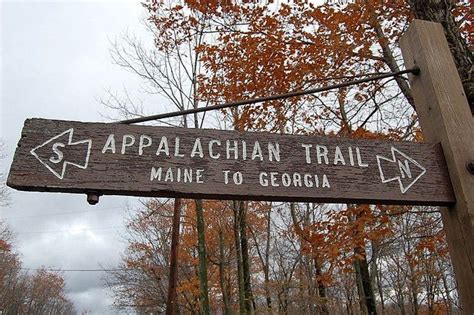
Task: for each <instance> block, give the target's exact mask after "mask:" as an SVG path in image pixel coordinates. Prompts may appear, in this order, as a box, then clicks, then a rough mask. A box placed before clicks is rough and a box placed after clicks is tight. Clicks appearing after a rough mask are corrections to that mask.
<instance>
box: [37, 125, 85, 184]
mask: <svg viewBox="0 0 474 315" xmlns="http://www.w3.org/2000/svg"><path fill="white" fill-rule="evenodd" d="M73 132H74V128H71V129H68V130H66V131H64V132H63V133H61V134H59V135H57V136H54V137H53V138H51V139H49V140H48V141H46V142H44V143H42V144H40V145H39V146H37V147H35V148H34V149H32V150H31V151H30V153H31V154H32V155H33V156H34V157H35V158H37V159H38V161H40V163H41V164H43V165H44V166H46V168H47V169H48V170H50V171H51V173H53V174H54V175H55V176H56V177H57V178H59V179H63V178H64V173H65V172H66V166H67V165H68V164H70V165H74V166H77V167H79V168H81V169H86V168H87V164H88V163H89V155H90V151H91V146H92V140H91V139H87V140H82V141H76V142H73V141H72V134H73ZM65 156H66V157H67V159H66V157H65ZM71 160H76V162H71Z"/></svg>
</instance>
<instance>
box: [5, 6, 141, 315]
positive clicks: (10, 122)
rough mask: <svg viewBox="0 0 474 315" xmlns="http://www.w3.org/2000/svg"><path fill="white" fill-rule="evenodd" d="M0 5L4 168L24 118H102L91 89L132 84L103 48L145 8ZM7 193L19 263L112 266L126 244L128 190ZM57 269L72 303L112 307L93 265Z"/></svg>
mask: <svg viewBox="0 0 474 315" xmlns="http://www.w3.org/2000/svg"><path fill="white" fill-rule="evenodd" d="M0 12H1V17H0V23H1V24H0V30H1V31H0V36H1V41H0V42H1V46H0V53H1V55H0V61H1V63H0V67H1V71H0V73H1V76H0V82H1V85H0V86H1V88H0V95H1V98H0V117H1V120H0V138H1V139H2V140H3V142H4V143H5V144H6V153H7V155H8V157H7V158H6V159H4V160H3V161H1V162H0V163H2V164H1V165H0V167H1V168H2V169H3V170H8V168H9V165H10V163H11V159H12V157H13V154H14V150H15V147H16V143H17V142H18V140H19V137H20V133H21V128H22V126H23V122H24V120H25V119H26V118H31V117H43V118H55V119H64V120H79V121H103V120H104V118H102V117H101V116H100V114H99V112H104V111H105V110H104V108H102V107H101V105H100V104H99V102H98V99H99V98H101V97H103V96H105V95H106V93H105V90H106V89H111V90H116V91H120V90H121V89H122V88H123V87H127V89H129V90H131V91H136V90H138V89H139V82H137V78H136V77H135V76H134V75H132V74H130V73H128V72H126V71H124V70H123V69H121V68H119V67H118V66H115V65H113V64H112V62H111V58H110V55H109V48H110V46H111V45H110V40H114V39H116V38H120V36H121V34H123V33H124V32H126V31H128V32H131V33H135V34H138V35H139V37H140V36H141V34H144V33H143V32H144V31H143V28H142V27H141V20H142V18H143V16H144V14H145V12H144V10H143V9H142V7H141V5H140V3H139V2H138V1H75V2H72V1H55V2H40V1H21V2H20V1H7V2H1V0H0ZM143 36H146V34H144V35H143ZM10 196H11V205H9V206H8V207H3V208H0V217H1V218H3V219H6V221H7V223H8V224H9V225H10V227H11V229H12V231H13V232H14V233H16V243H15V245H16V248H17V249H18V251H19V252H20V253H21V257H22V260H23V264H24V267H27V268H38V267H41V266H45V267H52V268H62V269H94V268H101V267H104V268H108V267H111V268H113V267H115V266H116V264H117V263H118V261H119V258H120V254H121V253H122V251H123V249H124V246H125V244H124V243H123V241H122V240H121V236H120V235H121V234H123V231H124V229H123V225H124V213H125V210H124V208H125V206H126V205H127V204H129V205H136V203H137V199H136V198H126V197H112V196H105V197H102V198H101V201H100V202H99V204H98V205H96V206H89V205H88V204H87V202H86V197H85V195H70V194H51V193H32V192H20V191H14V190H10ZM69 212H74V213H69ZM96 228H98V229H96ZM82 229H90V230H82ZM58 230H60V231H62V230H68V232H60V231H58ZM46 231H47V232H46ZM64 276H65V279H66V282H67V293H68V296H69V297H70V298H71V299H72V300H73V301H74V303H75V305H76V308H77V310H78V311H79V312H81V311H83V310H90V311H92V312H93V313H94V314H108V313H116V312H117V311H116V310H113V309H110V308H109V305H110V304H111V303H112V299H111V298H110V296H109V295H108V292H107V291H106V290H105V289H103V288H102V282H101V277H102V276H103V274H102V273H97V272H96V273H92V272H65V273H64Z"/></svg>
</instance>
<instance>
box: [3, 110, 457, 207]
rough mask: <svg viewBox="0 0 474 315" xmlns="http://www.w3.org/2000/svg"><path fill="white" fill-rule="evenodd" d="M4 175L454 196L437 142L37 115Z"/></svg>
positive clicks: (124, 186)
mask: <svg viewBox="0 0 474 315" xmlns="http://www.w3.org/2000/svg"><path fill="white" fill-rule="evenodd" d="M51 139H52V140H51ZM165 140H166V141H165ZM178 142H179V143H178ZM157 153H158V154H157ZM86 164H87V165H86ZM178 169H179V170H180V171H178ZM178 172H180V173H179V175H178ZM236 172H240V173H236ZM185 173H186V176H185ZM190 173H192V175H191V176H190ZM226 174H227V180H226ZM235 174H237V175H235ZM239 174H241V175H239ZM178 177H179V180H178ZM185 177H186V181H187V182H185V180H184V178H185ZM8 185H9V186H11V187H13V188H17V189H21V190H34V191H52V192H74V193H87V192H99V193H101V194H110V195H131V196H154V197H156V196H161V197H185V198H207V199H254V200H280V201H315V202H337V203H343V202H351V203H354V202H368V203H384V204H420V205H447V204H452V203H454V202H455V199H454V197H453V193H452V188H451V185H450V182H449V180H448V175H447V170H446V165H445V162H444V159H443V154H442V152H441V148H440V146H439V144H424V143H423V144H420V143H407V142H386V141H374V140H360V139H343V138H336V137H317V136H296V135H278V134H270V133H250V132H246V133H239V132H234V131H217V130H195V129H182V128H167V127H147V126H131V125H123V124H104V123H83V122H73V121H58V120H44V119H29V120H27V121H26V122H25V126H24V128H23V133H22V138H21V140H20V142H19V145H18V148H17V150H16V153H15V157H14V162H13V165H12V167H11V170H10V174H9V178H8Z"/></svg>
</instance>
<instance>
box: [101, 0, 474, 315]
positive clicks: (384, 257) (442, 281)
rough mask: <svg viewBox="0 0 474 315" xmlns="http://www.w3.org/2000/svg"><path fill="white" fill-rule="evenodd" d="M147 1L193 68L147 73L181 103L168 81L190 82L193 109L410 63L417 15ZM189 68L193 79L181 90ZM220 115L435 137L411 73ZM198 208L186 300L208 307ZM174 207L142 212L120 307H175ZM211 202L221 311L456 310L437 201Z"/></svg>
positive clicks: (131, 240)
mask: <svg viewBox="0 0 474 315" xmlns="http://www.w3.org/2000/svg"><path fill="white" fill-rule="evenodd" d="M456 4H457V5H456V7H455V9H454V10H453V14H454V15H455V17H456V19H457V20H458V21H459V32H460V33H461V34H463V35H464V36H465V37H466V38H469V37H468V36H466V35H467V34H469V30H470V28H471V27H472V24H471V21H470V19H469V18H467V15H468V12H469V8H468V5H467V4H466V3H464V2H460V1H459V2H456ZM144 6H145V8H146V10H147V12H148V14H149V23H150V24H149V25H150V27H151V28H152V29H153V32H154V42H155V47H154V48H155V49H156V51H158V52H159V53H160V54H164V56H166V58H172V59H173V60H174V61H182V62H181V63H179V62H178V63H177V64H180V66H179V67H178V68H176V69H175V70H176V71H175V72H166V71H163V69H165V68H163V67H164V66H162V65H161V64H160V63H159V60H155V61H154V62H149V63H146V62H145V63H142V66H140V65H138V69H140V71H142V72H140V73H144V74H145V75H142V77H144V78H145V80H147V82H149V83H150V84H151V85H152V86H154V88H155V89H156V91H157V92H159V93H160V94H162V95H165V96H166V97H167V98H169V99H170V100H171V101H172V102H175V101H176V99H175V96H174V95H173V94H172V93H170V92H169V91H174V90H177V91H180V93H182V89H183V86H187V87H190V90H191V91H193V92H192V93H191V94H190V95H188V96H187V101H186V102H191V103H192V104H193V106H194V107H198V105H199V106H206V105H209V104H219V103H223V102H229V101H235V100H241V99H249V98H254V97H261V96H268V95H274V94H282V93H287V92H292V91H297V90H303V89H309V88H317V87H321V86H326V85H330V84H336V83H341V82H346V81H348V80H354V79H357V78H360V77H368V76H372V75H376V74H379V73H385V72H396V71H399V70H401V69H403V65H402V61H401V56H400V51H399V48H398V40H399V38H400V36H401V34H402V33H403V32H404V31H405V30H406V28H407V26H408V23H409V22H410V21H411V20H412V18H413V14H412V11H411V8H410V6H409V4H408V2H407V1H375V0H374V1H354V2H353V3H349V4H347V5H334V4H329V3H327V4H324V5H320V4H316V3H314V2H313V1H292V2H289V3H275V2H273V1H269V2H246V1H244V2H231V1H210V2H209V1H199V0H198V1H180V2H172V1H171V2H168V1H158V0H152V1H148V2H146V3H145V4H144ZM190 56H191V57H192V58H191V61H189V63H187V62H188V61H184V62H183V60H188V59H187V57H190ZM184 57H186V58H184ZM166 58H165V59H164V60H168V59H166ZM138 60H140V56H138ZM145 60H148V59H145ZM143 65H148V66H149V68H148V70H147V71H144V70H143V69H147V67H146V66H143ZM127 67H129V68H130V66H127ZM154 67H156V69H161V70H160V71H161V72H160V74H161V75H162V76H163V78H165V79H167V80H168V83H169V82H171V83H172V84H171V85H168V86H166V88H164V87H163V85H159V84H157V83H156V82H157V80H156V78H155V77H154V76H153V75H147V73H148V74H150V73H151V74H153V71H152V70H149V69H155V68H154ZM181 67H182V68H181ZM166 69H167V68H166ZM182 69H187V70H182ZM182 73H186V74H187V75H188V76H187V79H189V80H188V81H186V80H178V81H179V82H180V83H179V84H174V83H173V82H175V81H174V80H175V79H176V77H177V76H178V75H179V74H182ZM184 77H186V76H184ZM163 78H162V79H163ZM180 95H182V94H180ZM178 103H179V102H178ZM177 106H178V108H180V107H179V105H177ZM184 108H188V107H184V106H183V108H182V109H184ZM180 109H181V108H180ZM194 120H195V122H197V121H198V117H197V116H194ZM218 121H219V124H220V125H221V126H224V128H230V129H235V130H239V131H243V130H265V131H271V132H276V133H291V134H320V135H328V136H333V137H352V138H365V139H385V140H397V141H421V140H422V139H423V135H422V133H421V131H420V128H419V126H418V122H417V117H416V114H415V112H414V103H413V99H412V96H411V91H410V87H409V85H408V83H407V80H406V78H404V77H401V76H398V77H394V78H390V79H385V80H375V81H371V82H367V83H363V84H359V85H354V86H351V87H346V88H341V89H336V90H332V91H328V92H324V93H320V94H311V95H307V96H303V97H294V98H288V99H283V100H276V101H268V102H263V103H262V104H259V105H258V106H251V105H249V106H244V107H241V108H232V109H228V110H225V111H222V112H221V113H220V115H219V117H218ZM201 125H202V124H201ZM184 126H187V124H186V121H185V123H184ZM198 126H200V125H199V124H198V123H196V124H195V127H198ZM195 206H196V205H195V203H194V202H193V201H186V202H185V204H184V206H183V209H182V219H181V220H182V221H181V223H182V228H181V236H180V237H181V240H180V247H179V283H178V284H179V286H178V305H179V310H180V311H181V312H183V313H199V312H200V310H201V308H200V303H201V302H202V301H200V299H201V297H200V292H199V286H200V281H199V271H198V269H199V268H198V265H199V258H198V252H197V251H198V249H197V239H198V235H197V232H196V208H195ZM172 210H173V205H172V204H171V201H170V200H167V201H164V200H150V201H148V202H147V203H146V206H145V207H144V208H142V209H138V210H137V211H138V212H137V213H136V215H132V216H131V218H130V220H129V232H130V235H129V237H128V244H129V246H128V248H127V251H126V253H125V255H124V258H123V262H122V266H121V267H123V270H122V271H118V272H116V273H114V274H112V275H110V277H109V278H108V280H107V283H108V285H109V286H110V287H111V288H113V290H114V293H115V297H116V299H115V301H116V302H115V303H116V306H118V307H120V308H128V307H133V308H134V309H136V310H140V311H141V312H154V311H155V312H160V311H164V310H165V308H166V293H167V284H168V279H167V272H168V265H169V250H170V244H169V239H170V234H171V232H170V229H171V216H172V212H173V211H172ZM203 210H204V221H205V239H206V250H207V256H206V261H207V268H208V270H207V275H208V287H209V290H208V294H209V299H210V304H211V310H212V311H211V312H212V313H223V314H232V313H236V312H240V313H242V314H248V313H253V312H257V313H285V314H287V313H289V314H293V313H298V312H299V313H304V314H307V313H308V314H329V313H331V314H333V313H336V314H355V313H357V314H359V313H364V314H368V313H370V314H372V313H377V312H381V313H387V314H399V313H400V314H406V313H410V314H411V313H413V314H417V313H419V314H422V313H427V314H436V313H452V312H455V311H456V308H457V297H456V293H455V283H454V280H453V273H452V270H451V263H450V258H449V255H448V251H447V245H446V239H445V235H444V232H443V230H442V224H441V219H440V213H439V210H438V209H436V208H429V207H402V206H385V205H356V204H347V205H333V204H326V205H324V204H312V203H299V204H296V203H268V202H236V201H234V202H230V201H204V202H203Z"/></svg>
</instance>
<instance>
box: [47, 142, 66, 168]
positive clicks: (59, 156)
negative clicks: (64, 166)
mask: <svg viewBox="0 0 474 315" xmlns="http://www.w3.org/2000/svg"><path fill="white" fill-rule="evenodd" d="M58 147H62V148H64V147H65V145H64V143H61V142H57V143H55V144H53V152H54V154H56V155H57V156H56V157H55V156H52V157H50V158H49V160H50V161H51V162H52V163H54V164H58V163H59V162H61V161H62V160H63V158H64V155H63V153H62V152H61V151H60V150H59V149H58Z"/></svg>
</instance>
